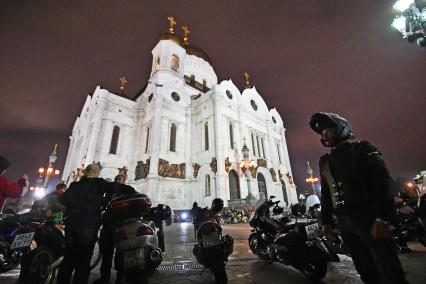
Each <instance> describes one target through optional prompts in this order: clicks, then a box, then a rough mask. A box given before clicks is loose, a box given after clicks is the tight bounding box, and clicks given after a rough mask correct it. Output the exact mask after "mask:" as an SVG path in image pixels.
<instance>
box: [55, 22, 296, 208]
mask: <svg viewBox="0 0 426 284" xmlns="http://www.w3.org/2000/svg"><path fill="white" fill-rule="evenodd" d="M152 58H153V60H152V71H151V74H150V78H149V80H148V82H147V85H146V87H145V88H144V89H143V91H141V92H140V93H139V94H138V95H137V96H136V97H135V98H134V99H129V98H128V97H127V96H124V95H123V93H122V94H115V93H112V92H109V91H108V90H105V89H103V88H101V87H100V86H98V87H96V89H95V91H94V93H93V94H92V95H89V96H88V97H87V99H86V102H85V104H84V106H83V109H82V112H81V114H80V115H79V117H77V119H76V122H75V124H74V127H73V130H72V134H71V136H70V146H69V150H68V154H67V158H66V163H65V167H64V171H63V179H64V180H66V181H67V182H68V183H70V182H71V181H73V179H74V178H75V176H76V175H77V172H78V171H79V170H80V169H81V168H83V167H84V166H86V165H88V164H90V163H93V162H95V163H100V164H101V166H102V171H101V176H102V177H104V178H112V179H113V178H114V176H115V175H116V174H118V173H119V172H122V173H126V175H127V183H128V184H129V185H131V186H133V187H134V188H135V189H136V190H138V191H139V192H143V193H146V194H148V195H149V196H150V197H151V199H152V200H153V202H154V203H165V204H168V205H170V206H171V207H172V208H173V209H177V210H185V209H190V208H191V207H192V203H193V202H194V201H197V202H198V204H199V205H200V206H208V205H209V204H210V203H211V201H212V200H213V199H214V198H216V197H220V198H222V199H223V200H224V201H225V206H238V205H245V204H253V202H255V201H256V200H257V199H259V198H260V197H261V196H262V195H263V196H270V195H274V196H276V197H277V198H278V199H280V200H281V201H282V202H284V203H285V204H290V203H296V202H297V194H296V186H295V184H294V182H293V179H292V171H291V166H290V159H289V154H288V149H287V143H286V138H285V128H284V124H283V121H282V118H281V116H280V115H279V113H278V112H277V111H276V109H275V108H272V109H269V108H268V106H267V105H266V104H265V102H264V100H263V99H262V97H261V96H260V94H259V93H258V91H257V90H256V88H255V87H254V86H252V85H251V83H250V79H249V75H248V74H247V73H245V75H246V88H245V89H244V90H243V91H242V92H241V91H240V90H239V89H238V88H237V87H236V86H235V85H234V84H233V82H232V81H231V80H224V81H222V82H218V80H217V76H216V74H215V71H214V70H213V68H212V65H211V60H210V58H209V57H208V55H207V54H206V53H205V52H204V51H203V50H202V49H200V48H197V47H195V46H193V45H190V44H189V43H188V38H187V33H186V32H185V37H184V38H183V39H182V38H181V37H179V36H177V35H176V34H175V33H174V31H173V25H171V28H170V29H169V32H168V33H165V34H161V35H160V36H159V37H158V39H157V42H156V45H155V47H154V49H153V50H152ZM122 91H123V89H122ZM243 147H244V149H245V150H246V151H245V154H244V155H243V151H242V149H243Z"/></svg>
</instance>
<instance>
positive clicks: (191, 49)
mask: <svg viewBox="0 0 426 284" xmlns="http://www.w3.org/2000/svg"><path fill="white" fill-rule="evenodd" d="M185 49H186V54H190V55H195V56H197V57H200V58H202V59H204V60H205V61H207V62H208V63H210V64H211V63H212V61H211V59H210V57H209V56H208V55H207V53H206V52H205V51H204V50H202V49H201V48H198V47H196V46H193V45H186V46H185Z"/></svg>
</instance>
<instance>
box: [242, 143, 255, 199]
mask: <svg viewBox="0 0 426 284" xmlns="http://www.w3.org/2000/svg"><path fill="white" fill-rule="evenodd" d="M241 152H242V153H243V160H242V161H241V163H240V167H241V169H242V170H243V172H244V174H245V176H246V178H247V190H248V194H247V197H246V204H254V202H255V200H256V199H255V198H254V196H253V194H252V192H251V181H250V168H253V167H254V166H255V164H254V161H251V160H250V156H249V152H250V150H249V148H248V147H247V145H246V142H245V139H244V146H243V149H242V150H241Z"/></svg>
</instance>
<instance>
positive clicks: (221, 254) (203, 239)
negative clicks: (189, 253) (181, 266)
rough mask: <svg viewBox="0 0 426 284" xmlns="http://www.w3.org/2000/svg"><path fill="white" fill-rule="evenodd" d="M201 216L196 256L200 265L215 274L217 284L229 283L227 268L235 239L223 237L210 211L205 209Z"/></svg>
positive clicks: (195, 249)
mask: <svg viewBox="0 0 426 284" xmlns="http://www.w3.org/2000/svg"><path fill="white" fill-rule="evenodd" d="M200 215H201V217H200V222H199V225H198V230H197V241H198V244H195V245H194V248H193V253H194V256H195V258H196V259H197V261H198V263H200V264H201V265H203V266H204V267H206V268H208V269H209V270H210V271H211V272H212V273H213V275H214V277H215V281H216V283H227V281H228V276H227V274H226V270H225V266H226V262H227V261H228V257H229V255H230V254H231V253H232V251H233V247H234V239H233V238H232V237H231V236H229V235H225V236H223V234H222V227H221V225H220V222H219V220H217V218H216V217H215V216H213V215H212V213H211V212H210V210H208V209H207V208H204V209H202V210H201V214H200Z"/></svg>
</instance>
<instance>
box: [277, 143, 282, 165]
mask: <svg viewBox="0 0 426 284" xmlns="http://www.w3.org/2000/svg"><path fill="white" fill-rule="evenodd" d="M277 153H278V160H279V161H280V164H281V152H280V145H279V144H278V143H277Z"/></svg>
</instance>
